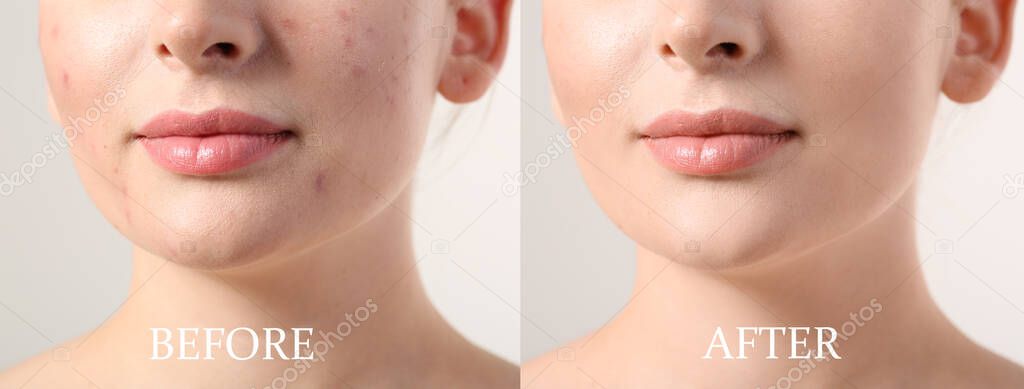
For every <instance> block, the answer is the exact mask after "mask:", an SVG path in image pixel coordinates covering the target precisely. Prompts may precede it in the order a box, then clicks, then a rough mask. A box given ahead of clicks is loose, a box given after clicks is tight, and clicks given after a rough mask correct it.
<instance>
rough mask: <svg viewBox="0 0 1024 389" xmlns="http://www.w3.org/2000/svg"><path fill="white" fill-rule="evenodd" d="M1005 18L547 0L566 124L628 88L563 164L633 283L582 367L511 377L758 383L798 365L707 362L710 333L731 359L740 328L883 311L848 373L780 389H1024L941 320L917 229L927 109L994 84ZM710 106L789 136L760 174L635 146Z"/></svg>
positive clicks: (1005, 14) (585, 345)
mask: <svg viewBox="0 0 1024 389" xmlns="http://www.w3.org/2000/svg"><path fill="white" fill-rule="evenodd" d="M1014 5H1015V2H1014V1H1012V0H977V1H970V2H961V1H951V0H927V1H914V2H907V1H883V0H866V1H862V0H858V1H838V0H837V1H812V2H806V1H800V2H796V1H759V0H741V1H733V2H722V1H701V0H686V1H684V0H665V1H648V2H635V1H618V0H610V1H584V0H547V1H545V2H544V21H543V23H544V44H545V48H546V50H547V58H548V64H549V70H550V74H551V83H552V89H553V91H554V94H555V99H554V100H555V102H556V111H557V112H558V115H559V117H560V120H562V122H563V123H565V124H566V125H567V126H572V125H574V120H573V118H585V117H588V116H589V114H590V112H591V110H593V109H594V108H595V107H600V105H599V102H600V101H601V100H602V99H604V100H606V101H608V100H609V99H610V96H611V95H612V94H613V93H615V92H616V91H618V90H620V88H624V89H627V90H628V91H629V92H630V93H629V97H628V98H627V99H625V100H624V101H623V102H622V104H621V105H619V106H617V107H613V108H612V109H610V110H609V111H610V112H608V113H607V115H606V118H604V120H601V121H599V122H597V123H596V124H594V125H592V126H590V127H588V129H587V131H586V133H585V134H584V135H583V136H582V137H581V138H580V139H579V141H578V144H577V147H576V152H577V153H576V154H577V160H578V162H579V166H580V170H581V171H582V173H583V176H584V178H585V180H586V182H587V184H588V185H589V187H590V189H591V191H592V193H593V195H594V197H595V198H596V200H597V202H598V204H600V206H601V207H602V208H603V210H604V211H605V212H606V213H607V214H608V216H609V217H610V218H611V219H612V221H613V222H615V223H616V224H617V225H618V226H619V227H620V228H621V229H622V230H623V231H624V232H625V233H626V234H627V235H629V236H630V237H631V238H632V239H633V240H635V241H636V243H637V246H638V255H637V257H638V275H637V279H636V287H635V289H634V296H633V298H632V299H631V301H630V302H629V304H628V305H627V306H626V307H625V308H624V309H623V310H622V311H621V312H620V313H619V314H618V315H617V316H616V317H615V318H614V319H612V320H611V321H610V322H609V323H608V324H607V325H606V326H604V327H603V328H601V329H600V330H598V331H596V332H595V333H592V334H590V335H588V336H587V337H585V338H583V339H581V340H578V341H576V342H573V343H571V344H569V345H567V346H566V347H569V348H570V349H572V350H573V351H574V352H575V359H574V360H572V361H560V360H558V358H557V353H556V352H552V353H551V354H550V355H546V356H543V357H541V358H539V359H537V360H535V361H532V362H531V363H529V364H527V365H526V368H525V372H524V375H523V382H532V384H531V385H530V387H531V388H572V387H597V386H598V384H599V385H600V387H604V388H625V387H628V388H640V387H643V388H669V387H672V388H678V387H721V388H739V387H747V388H755V387H765V388H766V387H769V385H774V384H776V383H777V382H778V381H777V380H778V379H779V378H782V377H786V376H787V374H788V373H789V372H790V369H792V368H794V367H799V365H798V362H800V361H793V360H787V359H779V360H765V359H764V354H757V355H758V356H759V357H756V358H753V359H749V360H743V361H737V360H722V359H721V358H718V359H714V360H703V359H701V356H703V355H704V354H705V351H706V350H707V347H708V345H709V343H710V340H711V336H712V334H713V333H714V329H715V327H716V326H722V327H724V328H726V329H730V330H729V334H730V344H731V345H732V346H733V347H735V345H736V335H735V327H737V326H766V325H767V326H770V325H779V326H787V325H789V326H801V325H804V326H806V325H810V326H833V327H836V328H839V327H840V326H841V325H842V324H843V323H844V322H845V321H849V320H850V317H849V314H850V312H857V311H859V310H860V309H861V308H862V307H864V306H868V305H869V302H870V301H871V300H872V299H875V298H877V299H878V302H879V303H880V304H881V305H882V307H883V311H882V312H881V313H878V314H877V315H875V316H874V317H873V319H872V320H871V321H870V323H869V324H867V325H866V326H864V327H861V328H860V329H859V330H858V331H857V332H856V334H855V335H854V336H853V337H852V338H850V340H849V341H847V342H844V344H842V345H840V347H839V350H840V352H841V355H842V356H843V360H841V361H835V362H830V363H827V364H826V366H825V367H823V366H818V367H817V368H816V369H813V371H811V372H810V373H806V374H802V375H801V377H802V378H801V379H800V380H799V382H797V383H795V384H794V386H793V387H799V388H840V387H854V386H856V387H860V388H888V387H922V388H930V387H944V388H961V387H970V388H979V387H987V388H1007V387H1024V370H1021V368H1020V367H1018V366H1015V365H1013V364H1011V363H1010V362H1008V361H1006V360H1004V359H1002V358H1000V357H998V356H996V355H993V354H991V353H990V352H988V351H986V350H983V349H981V348H980V347H978V346H977V345H975V344H973V343H972V342H971V341H969V340H968V339H967V338H966V337H965V336H963V335H962V334H961V333H960V332H959V331H958V330H957V329H955V328H954V327H953V326H952V325H951V323H950V322H949V321H948V320H947V319H946V318H945V317H944V316H943V315H942V314H941V312H940V311H939V310H938V309H937V308H936V306H935V304H934V303H933V301H932V300H931V298H930V296H929V295H928V291H927V288H926V285H925V283H924V280H923V278H922V275H921V273H920V272H918V271H917V270H918V267H917V265H918V253H917V251H916V248H915V238H914V229H915V223H914V221H913V219H912V218H911V216H910V213H911V212H912V210H913V209H914V186H915V185H914V184H915V180H916V177H917V175H918V170H919V167H920V165H921V161H922V158H923V155H924V153H925V150H926V145H927V143H928V140H929V136H930V131H931V124H932V120H933V115H934V113H935V110H936V105H937V103H938V100H939V97H940V95H941V94H943V93H944V94H945V95H946V96H948V97H950V98H951V99H952V100H954V101H957V102H963V103H967V102H973V101H977V100H979V99H981V98H982V97H984V96H985V95H986V94H987V93H988V92H989V91H990V89H991V88H992V86H993V84H994V83H995V82H996V80H997V78H998V76H999V74H1000V72H1001V71H1002V69H1003V67H1004V66H1005V64H1006V60H1007V57H1008V53H1009V48H1010V40H1011V39H1010V31H1012V26H1011V24H1012V23H1011V21H1012V15H1013V9H1014ZM942 26H950V27H949V28H948V29H943V28H941V27H942ZM725 43H731V44H732V45H723V44H725ZM620 94H622V93H621V92H620ZM605 105H606V106H608V105H610V104H605ZM719 108H732V109H742V110H747V111H749V112H752V113H755V114H758V115H761V116H764V117H767V118H770V119H772V120H775V121H777V122H779V123H784V124H788V125H791V126H793V129H794V130H795V131H796V132H797V138H796V139H795V141H792V142H790V143H789V144H787V145H786V146H785V147H784V148H783V149H781V150H780V151H779V152H777V153H776V154H775V155H773V156H772V157H770V158H769V159H768V160H767V161H765V162H764V163H762V164H760V165H757V166H753V167H751V168H749V169H747V170H744V171H742V172H736V173H734V174H729V175H723V176H716V177H710V178H709V177H696V176H686V175H681V174H676V173H673V172H671V171H668V170H667V169H665V168H663V167H661V166H659V165H658V164H657V163H656V162H655V160H654V158H653V157H652V156H651V154H650V153H649V151H648V150H647V149H646V148H645V147H644V145H643V144H642V142H640V141H639V139H638V137H637V136H636V134H637V132H639V131H640V130H641V129H642V128H643V127H642V126H644V125H645V124H646V123H647V122H649V121H650V120H651V119H652V118H654V117H656V116H657V115H658V114H660V113H662V112H665V111H668V110H670V109H683V110H687V111H692V112H706V111H711V110H714V109H719ZM816 140H817V141H816ZM820 140H824V142H820ZM814 144H817V145H819V147H812V146H813V145H814ZM854 172H856V173H854ZM691 241H692V242H699V245H700V246H699V250H693V249H691V250H687V247H686V244H687V242H691ZM695 247H696V245H694V244H692V243H691V248H695ZM762 339H763V338H762ZM782 341H788V339H783V340H782ZM813 342H814V341H813V340H812V341H811V342H810V344H814V343H813ZM780 344H784V343H780ZM766 348H767V347H766V345H765V344H763V343H762V344H760V345H759V346H758V349H757V350H759V351H758V352H759V353H763V352H765V351H766ZM564 352H565V351H564ZM566 353H567V352H566ZM595 381H596V382H597V384H594V382H595Z"/></svg>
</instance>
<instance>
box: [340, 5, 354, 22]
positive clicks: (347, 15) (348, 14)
mask: <svg viewBox="0 0 1024 389" xmlns="http://www.w3.org/2000/svg"><path fill="white" fill-rule="evenodd" d="M351 18H352V11H351V10H349V9H345V8H342V9H339V10H338V19H341V21H342V22H347V21H349V19H351Z"/></svg>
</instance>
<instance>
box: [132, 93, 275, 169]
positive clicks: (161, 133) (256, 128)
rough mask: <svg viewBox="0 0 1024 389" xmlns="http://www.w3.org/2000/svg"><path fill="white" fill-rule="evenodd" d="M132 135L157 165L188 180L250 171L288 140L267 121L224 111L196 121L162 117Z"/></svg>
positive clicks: (173, 114) (178, 113)
mask: <svg viewBox="0 0 1024 389" xmlns="http://www.w3.org/2000/svg"><path fill="white" fill-rule="evenodd" d="M135 135H136V137H137V139H138V140H139V142H140V143H142V145H143V146H144V147H145V149H146V151H147V152H148V153H149V156H150V158H152V159H153V162H155V163H156V164H157V165H159V166H161V167H163V168H164V169H167V170H169V171H171V172H173V173H178V174H184V175H194V176H207V175H217V174H225V173H229V172H232V171H235V170H239V169H242V168H244V167H246V166H249V165H252V164H254V163H256V162H259V161H261V160H263V159H265V158H267V157H269V156H270V155H271V154H272V153H273V152H274V151H275V150H277V149H278V147H279V146H281V145H282V144H283V143H284V142H285V141H287V140H289V139H290V138H291V137H292V136H293V134H292V133H291V132H290V131H288V130H287V129H285V128H283V127H282V126H279V125H276V124H274V123H272V122H271V121H269V120H267V119H263V118H260V117H257V116H253V115H250V114H247V113H244V112H239V111H234V110H229V109H217V110H213V111H209V112H206V113H202V114H198V115H194V114H189V113H185V112H181V111H168V112H164V113H162V114H159V115H157V116H156V117H154V118H153V119H152V120H150V121H149V122H148V123H146V125H144V126H142V128H141V129H140V130H139V131H138V132H137V133H136V134H135Z"/></svg>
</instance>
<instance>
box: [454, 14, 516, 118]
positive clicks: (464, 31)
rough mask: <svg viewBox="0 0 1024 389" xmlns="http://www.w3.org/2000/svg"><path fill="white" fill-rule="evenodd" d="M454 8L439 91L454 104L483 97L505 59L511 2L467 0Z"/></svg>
mask: <svg viewBox="0 0 1024 389" xmlns="http://www.w3.org/2000/svg"><path fill="white" fill-rule="evenodd" d="M459 3H460V4H459V5H458V8H457V9H456V15H455V23H456V25H457V28H456V29H455V30H456V31H455V36H454V37H453V39H452V42H451V45H450V47H449V52H448V53H447V56H448V58H447V59H446V60H445V64H444V68H443V69H442V73H441V79H440V81H439V83H438V92H440V93H441V95H442V96H444V97H445V98H446V99H448V100H450V101H452V102H454V103H468V102H471V101H473V100H476V99H478V98H480V97H481V96H483V94H484V93H485V92H486V91H487V88H489V87H490V85H491V82H492V81H493V80H494V77H495V75H496V74H497V72H498V70H499V69H500V68H501V64H502V62H503V61H504V59H505V49H506V46H507V43H508V23H509V20H508V19H509V11H510V6H511V4H512V3H511V0H469V1H465V2H459Z"/></svg>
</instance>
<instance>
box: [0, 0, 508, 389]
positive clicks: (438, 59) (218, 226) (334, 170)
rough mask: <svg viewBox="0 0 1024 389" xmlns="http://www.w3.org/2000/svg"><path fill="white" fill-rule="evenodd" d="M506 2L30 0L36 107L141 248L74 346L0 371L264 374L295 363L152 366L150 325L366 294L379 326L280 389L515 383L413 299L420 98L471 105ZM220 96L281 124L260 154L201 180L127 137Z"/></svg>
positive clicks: (422, 126) (207, 382)
mask: <svg viewBox="0 0 1024 389" xmlns="http://www.w3.org/2000/svg"><path fill="white" fill-rule="evenodd" d="M509 7H510V1H507V0H488V1H463V0H450V1H420V0H413V1H404V2H398V3H391V2H367V1H351V0H332V1H319V0H301V1H287V2H280V1H201V0H191V1H190V0H160V1H128V0H123V1H121V0H119V1H78V0H74V1H72V0H42V1H40V21H39V23H40V28H39V41H40V46H41V49H42V53H43V58H44V63H45V66H46V75H47V79H48V81H49V95H50V100H51V101H50V102H51V104H50V110H51V113H52V114H53V115H54V116H55V117H57V118H58V119H59V120H60V121H61V122H62V123H63V124H64V125H65V126H68V128H70V129H72V130H66V131H65V135H66V136H68V138H69V139H70V140H71V143H72V147H71V150H72V153H73V155H74V157H75V158H74V160H75V166H76V168H77V171H78V172H79V174H80V177H81V180H82V182H83V184H84V186H85V189H86V191H87V192H88V193H89V195H90V196H91V197H92V199H93V200H94V202H95V203H96V205H97V207H98V208H99V210H100V211H101V212H102V213H103V215H104V216H105V217H106V218H107V219H108V220H109V221H110V222H111V223H112V224H113V225H114V226H115V227H116V228H117V229H118V230H119V231H121V233H123V234H124V235H125V236H126V237H127V238H128V239H130V240H131V241H132V243H133V244H134V250H133V264H134V266H133V273H134V274H133V281H132V287H131V291H130V295H129V296H130V297H129V298H128V299H127V301H126V302H125V303H124V304H123V305H122V306H121V307H120V309H119V310H118V311H117V312H116V313H114V314H113V315H112V316H111V317H110V319H109V320H108V321H107V322H105V323H104V324H103V325H102V326H101V327H100V328H99V329H97V330H96V331H94V332H91V333H89V334H87V335H84V336H83V337H81V338H79V339H77V340H74V341H71V342H69V343H67V344H65V345H61V346H59V347H58V348H57V349H56V351H58V352H61V353H67V354H70V358H69V360H65V359H66V358H61V359H59V360H55V359H54V358H51V355H53V354H51V353H49V352H48V353H45V354H43V355H41V356H39V357H37V358H34V359H33V360H31V361H28V362H26V363H25V364H23V365H21V366H18V367H16V368H14V369H13V370H11V371H8V372H6V373H5V374H4V375H2V376H0V386H2V387H11V386H13V387H21V385H23V384H25V385H27V386H25V387H28V388H32V387H76V385H77V386H82V385H84V384H88V383H92V384H94V385H97V386H99V387H102V388H119V387H227V386H225V385H230V386H231V387H242V386H244V387H250V386H252V387H264V386H267V385H270V384H271V382H272V380H273V379H274V378H275V377H278V376H280V375H281V374H282V373H283V372H284V371H285V369H286V368H287V367H289V366H292V362H291V361H250V362H237V361H232V360H230V359H227V358H226V356H225V355H223V354H221V355H219V359H218V360H215V361H205V362H204V363H189V362H188V361H185V362H175V361H170V362H160V361H156V362H154V361H149V360H147V358H148V357H149V355H150V348H149V347H150V343H149V342H150V338H149V328H151V327H169V328H178V327H227V328H234V327H252V328H262V327H278V328H289V327H314V328H317V329H325V330H326V331H330V329H333V328H336V326H337V325H338V324H339V323H341V322H344V321H346V319H347V316H346V315H347V314H351V313H352V312H354V311H355V310H357V309H358V308H359V307H362V306H364V305H365V301H366V300H367V299H373V301H374V303H375V304H376V305H377V306H378V307H379V310H378V311H377V312H376V313H374V316H373V317H372V319H371V320H372V324H364V325H362V326H361V327H360V328H358V329H357V330H356V331H354V332H353V333H352V334H351V335H350V336H349V337H347V338H345V343H344V344H345V346H344V347H338V348H335V349H333V350H332V351H331V352H330V353H329V354H327V356H326V361H323V362H321V363H317V364H315V365H314V366H313V368H312V369H311V370H310V371H308V372H306V373H304V374H302V375H301V376H300V377H299V379H298V380H297V381H295V382H290V383H289V385H288V387H295V388H302V387H345V385H352V386H351V387H368V386H367V385H370V386H372V387H408V386H409V385H410V383H416V385H417V386H423V387H445V388H448V387H481V386H487V387H512V386H514V385H515V384H514V383H515V382H516V379H517V377H516V374H515V371H516V370H515V367H514V366H512V365H511V364H509V363H507V362H505V361H502V360H500V359H498V358H496V357H494V356H491V355H489V354H488V353H487V352H485V351H483V350H481V349H479V348H478V347H476V346H475V345H472V344H470V343H469V342H468V341H466V340H465V339H464V338H462V337H461V336H460V335H459V334H458V333H457V332H455V331H454V330H453V329H452V328H451V327H450V326H449V325H448V324H447V323H446V322H445V321H444V320H443V319H442V318H441V316H440V315H439V314H438V313H437V312H436V311H435V309H434V307H433V306H432V305H431V304H430V302H429V300H428V299H427V298H426V296H425V293H424V291H423V289H422V286H421V284H420V280H419V278H418V276H417V275H416V272H415V270H414V268H415V258H414V255H413V250H412V238H411V233H410V220H409V217H408V214H409V207H410V196H409V192H410V185H411V180H412V177H413V174H414V172H415V168H416V164H417V160H418V158H419V155H420V152H421V148H422V146H423V142H424V136H425V133H426V127H427V123H428V121H429V115H430V112H431V109H432V106H433V102H434V99H435V98H436V97H435V96H436V95H437V94H438V93H440V94H441V95H443V96H444V97H445V98H447V99H449V100H451V101H454V102H470V101H473V100H476V99H477V98H479V97H480V96H481V95H482V94H483V93H484V91H485V90H486V89H487V88H488V87H489V85H490V83H491V81H492V78H493V75H494V74H495V73H496V72H497V70H498V69H499V68H500V65H501V63H502V61H503V59H504V53H505V45H506V41H507V30H508V17H509V15H508V14H509ZM105 98H106V100H104V99H105ZM97 99H98V100H97ZM222 107H226V108H231V109H236V110H241V111H245V112H249V113H252V114H256V115H259V116H262V117H265V118H268V119H270V120H272V121H274V122H277V123H281V124H285V125H287V127H288V128H289V129H291V130H292V132H293V133H294V137H293V138H292V139H290V140H289V141H288V142H287V143H286V144H285V145H283V146H282V147H281V148H280V149H279V150H278V151H277V152H276V153H274V154H273V155H272V156H271V158H269V159H267V160H263V161H261V162H259V163H257V164H254V165H251V166H248V167H246V168H244V169H242V170H239V171H236V172H232V173H230V174H224V175H219V176H207V177H198V176H186V175H178V174H174V173H171V172H169V171H167V170H163V169H161V168H160V167H158V166H157V165H156V164H154V163H153V161H151V160H150V158H149V156H148V155H147V154H146V152H145V151H144V149H143V148H142V147H141V145H140V144H138V142H137V141H136V140H135V139H134V137H133V135H132V133H133V131H135V130H137V129H138V128H139V126H141V125H142V124H144V123H145V122H146V121H148V120H149V119H150V118H152V117H153V116H154V115H157V114H159V113H161V112H164V111H167V110H181V111H185V112H192V113H200V112H205V111H208V110H212V109H215V108H222ZM97 109H99V110H101V111H102V113H101V114H99V115H90V110H93V111H95V110H97ZM81 118H87V120H86V121H85V122H83V121H82V120H81ZM316 340H317V338H314V340H313V341H314V342H315V341H316ZM289 341H290V340H289Z"/></svg>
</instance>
